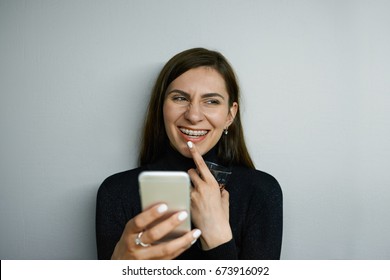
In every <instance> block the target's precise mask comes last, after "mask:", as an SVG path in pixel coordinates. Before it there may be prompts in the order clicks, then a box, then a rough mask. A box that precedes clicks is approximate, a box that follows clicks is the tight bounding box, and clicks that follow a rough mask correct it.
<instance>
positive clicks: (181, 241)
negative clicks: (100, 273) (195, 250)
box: [111, 204, 201, 260]
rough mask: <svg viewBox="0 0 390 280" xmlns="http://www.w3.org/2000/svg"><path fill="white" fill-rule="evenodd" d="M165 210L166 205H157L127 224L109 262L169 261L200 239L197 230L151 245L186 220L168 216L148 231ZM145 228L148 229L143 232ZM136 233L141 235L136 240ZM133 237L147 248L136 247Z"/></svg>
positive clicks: (184, 215)
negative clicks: (122, 260)
mask: <svg viewBox="0 0 390 280" xmlns="http://www.w3.org/2000/svg"><path fill="white" fill-rule="evenodd" d="M167 210H168V207H167V205H166V204H158V205H155V206H153V207H151V208H149V209H147V210H145V211H143V212H142V213H140V214H138V215H137V216H135V217H134V218H133V219H131V220H130V221H128V222H127V224H126V227H125V229H124V231H123V233H122V236H121V238H120V240H119V241H118V243H117V244H116V246H115V249H114V253H113V254H112V257H111V259H117V260H119V259H126V260H163V259H173V258H175V257H177V256H178V255H180V254H181V253H183V252H184V251H185V250H187V249H188V248H189V247H191V245H192V244H194V243H195V241H196V240H197V239H198V238H199V236H200V235H201V231H200V230H199V229H194V230H192V231H189V232H187V233H186V234H184V235H183V236H181V237H178V238H176V239H173V240H170V241H167V242H163V243H159V244H155V245H154V244H152V243H154V242H155V241H157V240H159V239H161V238H162V237H164V236H165V235H166V234H168V233H169V232H171V231H172V230H173V229H175V228H176V227H177V226H178V225H179V224H181V223H182V222H183V221H184V220H185V219H187V216H188V214H187V212H185V211H181V212H177V213H175V214H173V215H171V216H170V217H169V218H167V219H165V220H163V221H161V222H160V223H158V224H156V225H154V226H153V227H151V228H148V226H149V225H150V224H152V223H153V222H154V221H156V220H157V219H159V218H161V217H162V216H163V215H164V214H165V213H166V212H167ZM146 228H148V229H147V230H145V229H146ZM140 232H142V235H141V236H140V237H139V233H140ZM137 237H139V239H140V240H139V241H141V242H142V243H143V244H146V245H149V244H150V246H148V247H143V246H142V245H141V244H136V239H137Z"/></svg>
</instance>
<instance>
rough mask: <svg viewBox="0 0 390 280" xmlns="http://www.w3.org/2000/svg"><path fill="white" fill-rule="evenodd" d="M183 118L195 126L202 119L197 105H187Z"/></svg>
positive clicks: (202, 116) (200, 110)
mask: <svg viewBox="0 0 390 280" xmlns="http://www.w3.org/2000/svg"><path fill="white" fill-rule="evenodd" d="M184 117H185V118H186V119H187V120H188V121H189V122H190V123H191V124H196V123H198V122H201V121H202V120H203V119H204V114H203V112H202V108H201V107H200V105H198V104H193V103H191V104H189V105H188V107H187V111H186V112H185V114H184Z"/></svg>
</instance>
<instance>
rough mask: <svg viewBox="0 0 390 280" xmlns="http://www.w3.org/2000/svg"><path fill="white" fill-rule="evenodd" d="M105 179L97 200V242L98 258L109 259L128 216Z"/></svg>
mask: <svg viewBox="0 0 390 280" xmlns="http://www.w3.org/2000/svg"><path fill="white" fill-rule="evenodd" d="M110 187H111V186H110V184H109V183H108V182H107V180H105V181H104V182H103V183H102V185H101V186H100V188H99V191H98V194H97V201H96V244H97V253H98V259H103V260H108V259H111V255H112V253H113V252H114V248H115V246H116V243H117V242H118V240H119V239H120V237H121V235H122V231H123V228H124V225H125V224H126V218H125V215H124V214H123V209H121V208H122V204H121V203H120V200H118V198H116V197H115V196H114V195H113V194H112V193H111V192H110V191H109V188H110Z"/></svg>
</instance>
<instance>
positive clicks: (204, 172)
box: [187, 141, 214, 179]
mask: <svg viewBox="0 0 390 280" xmlns="http://www.w3.org/2000/svg"><path fill="white" fill-rule="evenodd" d="M187 146H188V148H189V150H190V153H191V155H192V159H193V160H194V162H195V165H196V168H197V169H198V171H199V173H200V175H201V177H202V178H203V179H207V178H214V176H213V175H212V174H211V172H210V170H209V168H208V167H207V165H206V163H205V162H204V159H203V157H202V156H201V154H200V153H199V151H198V148H197V147H196V146H195V145H194V143H192V142H191V141H188V142H187Z"/></svg>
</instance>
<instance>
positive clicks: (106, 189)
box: [98, 167, 144, 196]
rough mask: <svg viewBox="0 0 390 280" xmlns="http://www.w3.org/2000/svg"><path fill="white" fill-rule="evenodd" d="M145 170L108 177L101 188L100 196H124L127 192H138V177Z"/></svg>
mask: <svg viewBox="0 0 390 280" xmlns="http://www.w3.org/2000/svg"><path fill="white" fill-rule="evenodd" d="M142 171H144V168H142V167H138V168H134V169H131V170H127V171H123V172H119V173H116V174H113V175H111V176H109V177H107V178H106V179H105V180H104V181H103V183H102V184H101V185H100V187H99V191H98V195H103V194H107V195H113V196H116V195H119V196H121V195H123V194H124V193H125V192H129V191H130V192H131V191H132V190H133V191H138V175H139V174H140V173H141V172H142Z"/></svg>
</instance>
